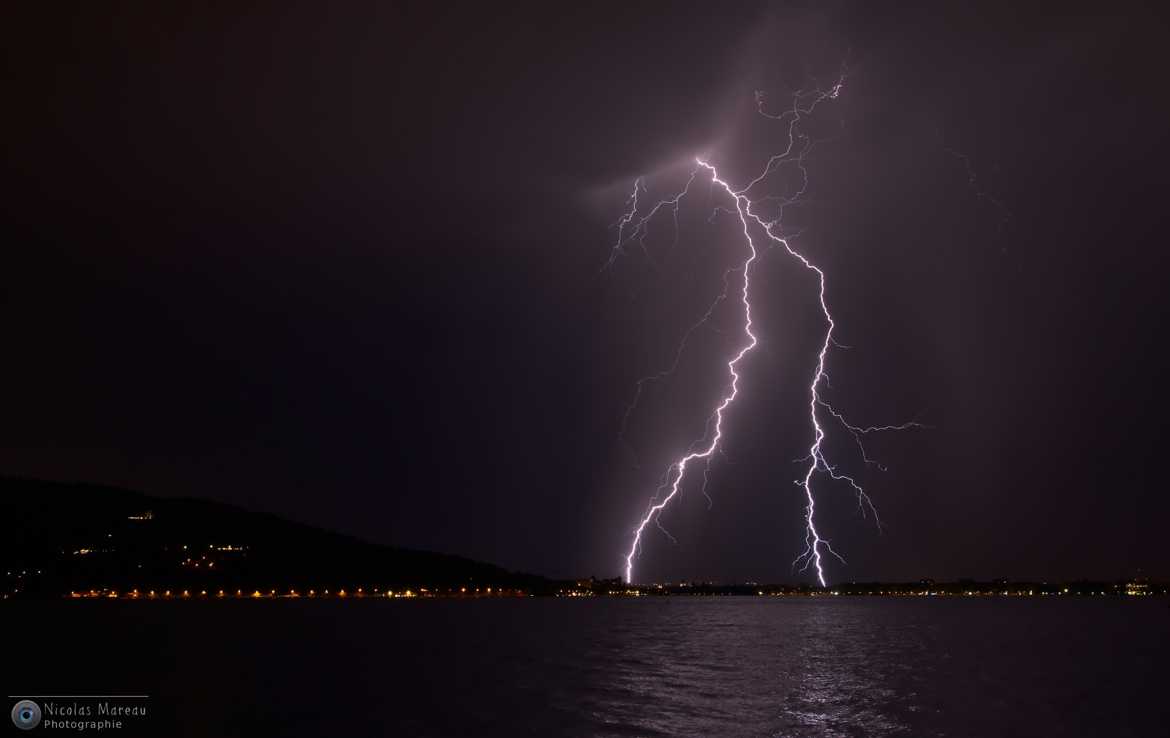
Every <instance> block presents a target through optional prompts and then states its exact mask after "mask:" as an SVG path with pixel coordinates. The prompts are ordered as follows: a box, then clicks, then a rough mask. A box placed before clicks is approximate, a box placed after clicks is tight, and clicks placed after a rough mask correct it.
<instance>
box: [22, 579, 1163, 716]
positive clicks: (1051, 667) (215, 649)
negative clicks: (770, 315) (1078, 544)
mask: <svg viewBox="0 0 1170 738" xmlns="http://www.w3.org/2000/svg"><path fill="white" fill-rule="evenodd" d="M1167 604H1168V603H1167V602H1166V601H1165V600H1163V599H1161V598H1148V601H1143V602H1133V601H1126V600H1123V599H1112V598H1110V599H1104V598H1103V599H1089V600H1085V599H1072V598H1069V599H1067V600H1063V599H1062V600H1059V601H1057V600H1054V599H1044V600H1041V599H1024V600H1016V599H970V600H968V599H942V598H937V599H936V598H906V599H883V598H844V597H842V598H832V599H827V598H825V599H808V598H754V597H720V598H687V597H674V598H638V599H597V600H557V599H539V598H534V599H523V600H487V601H442V600H436V601H412V602H406V601H392V600H381V601H367V602H358V601H355V602H352V603H351V602H338V601H285V602H275V601H274V602H271V603H264V602H257V603H240V602H223V603H212V602H208V603H202V604H198V603H187V604H181V603H180V604H177V605H176V604H173V603H172V604H167V603H153V604H151V603H145V604H144V603H130V602H127V603H121V602H119V603H110V604H109V605H107V604H105V603H97V604H96V605H95V606H92V607H84V608H78V607H61V606H60V605H59V604H56V603H31V604H17V605H14V606H12V607H11V608H5V616H6V618H5V620H6V622H5V624H6V625H8V626H9V632H14V633H21V634H22V637H23V638H24V639H25V641H26V642H28V643H36V644H38V645H37V651H36V658H35V659H32V660H30V661H27V662H26V663H24V664H23V665H22V667H21V670H20V673H19V674H16V673H15V672H13V674H14V675H15V676H19V677H20V682H21V684H20V685H17V684H15V683H13V684H12V688H13V689H15V690H17V691H19V690H27V689H28V688H29V686H30V685H35V686H36V688H39V689H43V690H48V689H54V688H62V687H68V688H70V689H76V690H79V691H78V692H76V693H85V692H87V691H89V692H94V691H96V690H104V691H97V692H96V693H117V692H118V690H122V691H124V692H126V693H149V694H151V695H152V700H151V705H152V710H153V714H154V715H155V718H154V720H155V723H154V725H153V726H152V729H154V734H156V735H167V736H175V737H176V738H181V737H182V736H206V735H216V736H223V737H224V738H227V737H228V736H257V735H281V736H324V735H395V736H396V735H403V736H468V735H474V736H509V737H511V736H560V735H565V736H597V737H599V738H600V737H607V736H676V735H677V736H782V737H789V736H791V737H797V738H801V737H806V736H807V737H811V736H829V737H836V736H913V737H915V738H917V737H918V736H950V737H955V738H964V737H967V736H1094V737H1096V736H1147V735H1164V734H1165V733H1164V728H1165V725H1166V724H1167V721H1168V720H1170V707H1168V705H1170V701H1168V700H1166V698H1165V695H1164V694H1163V690H1164V683H1165V679H1164V674H1165V668H1166V665H1167V664H1168V663H1170V639H1168V636H1170V607H1168V606H1167ZM97 644H100V647H99V645H97ZM95 649H97V650H96V651H95ZM86 654H100V655H101V658H96V657H95V658H90V657H87V656H86ZM110 654H116V655H117V658H113V659H111V658H106V657H107V656H109V655H110ZM63 664H65V665H68V668H67V669H65V668H63V667H62V665H63ZM10 681H11V680H10ZM22 685H23V686H22Z"/></svg>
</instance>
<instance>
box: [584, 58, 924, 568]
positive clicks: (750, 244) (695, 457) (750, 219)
mask: <svg viewBox="0 0 1170 738" xmlns="http://www.w3.org/2000/svg"><path fill="white" fill-rule="evenodd" d="M844 83H845V76H844V73H842V75H841V76H840V77H839V78H838V80H837V81H836V83H835V84H834V85H833V86H832V87H830V88H828V89H820V88H817V89H814V90H812V91H805V92H800V93H797V94H796V95H795V96H794V97H793V102H792V106H791V107H790V108H788V109H786V110H784V111H783V112H780V113H775V114H774V113H770V112H768V111H767V109H766V102H765V98H764V96H763V95H762V94H761V93H757V95H756V104H757V109H758V111H759V113H760V114H761V115H764V116H766V117H768V118H770V119H773V120H776V121H778V122H781V123H784V124H786V132H787V145H786V146H785V148H784V149H783V150H782V151H780V152H778V153H775V154H773V155H772V156H771V157H770V158H769V159H768V161H767V163H766V164H765V165H764V168H763V169H762V170H761V171H760V173H759V174H758V175H757V176H756V177H755V178H753V179H751V180H750V181H749V182H747V184H745V185H744V186H742V187H740V188H735V187H733V186H732V185H731V184H729V183H728V182H727V180H725V179H723V178H722V176H721V175H720V173H719V171H718V170H717V169H716V167H715V166H714V165H712V164H711V163H710V162H708V161H706V160H705V159H702V158H697V159H696V160H695V168H694V169H693V170H692V171H691V173H690V177H689V179H688V180H687V182H686V185H685V186H684V187H683V189H682V190H680V191H679V192H677V193H675V194H674V195H672V196H671V197H669V198H665V199H662V200H659V201H657V202H656V203H654V204H653V205H651V206H649V207H646V206H645V205H644V200H645V199H646V198H645V195H646V192H647V188H646V184H645V182H644V180H643V179H642V178H638V179H637V180H635V182H634V187H633V192H632V193H631V195H630V198H629V200H628V205H629V210H628V211H627V212H626V213H625V214H623V215H622V217H621V218H620V219H619V220H618V221H617V223H615V227H616V229H617V232H618V233H617V240H616V242H615V243H614V246H613V249H612V251H611V254H610V258H609V261H608V262H607V266H609V265H611V264H612V263H613V262H614V261H615V260H616V259H617V258H618V257H619V256H621V255H622V253H623V252H624V248H625V247H626V246H627V245H628V244H629V243H631V242H634V241H637V242H638V243H639V245H640V246H641V247H642V249H643V251H644V252H645V251H646V236H647V232H648V228H649V224H650V222H651V221H652V220H653V219H654V218H655V217H656V216H658V215H659V214H661V213H662V212H664V211H669V212H670V213H671V214H672V217H673V221H674V238H675V240H676V241H677V239H678V228H679V225H678V211H679V207H680V205H681V203H682V201H683V199H684V198H685V197H686V196H687V195H688V194H689V193H690V191H691V187H692V185H693V184H694V182H695V180H696V177H698V176H699V175H700V173H702V174H704V175H705V176H709V177H710V181H711V183H712V186H713V187H714V188H717V191H720V194H719V197H720V199H723V200H724V203H725V204H724V203H721V204H719V205H717V206H716V207H715V210H714V212H713V213H712V218H714V217H715V216H716V215H718V214H719V213H720V212H723V213H728V214H734V215H735V216H736V218H737V219H738V221H739V225H740V228H741V229H742V232H743V238H744V243H745V245H746V249H745V255H744V259H743V261H742V262H741V263H740V264H739V265H738V266H735V267H732V268H731V269H729V270H727V271H726V272H725V273H724V279H723V285H724V289H723V292H722V293H721V294H720V295H719V296H717V297H716V298H715V300H714V302H713V303H712V304H711V307H710V308H709V309H708V310H707V312H706V313H705V314H704V315H703V316H702V318H700V320H698V321H697V322H696V323H694V324H693V325H692V326H691V327H690V329H688V330H687V331H686V333H685V334H684V335H683V337H682V340H681V342H680V344H679V346H678V349H677V351H676V352H675V355H674V359H673V361H672V363H671V364H670V366H669V367H667V368H666V369H665V370H663V371H661V372H658V373H656V374H652V375H650V376H647V377H644V378H642V379H641V380H639V381H638V383H637V389H636V392H635V394H634V398H633V401H632V402H631V403H630V405H629V406H628V408H627V411H626V414H625V417H624V418H623V420H622V433H623V434H624V432H625V428H626V425H627V423H628V420H629V416H630V414H631V413H632V412H633V411H634V410H635V408H636V406H637V403H638V400H639V398H640V397H641V394H642V390H643V387H644V386H645V385H646V384H647V383H649V382H655V381H659V380H663V379H665V378H667V377H668V376H670V375H671V374H672V373H673V372H674V370H675V369H676V368H677V367H678V365H679V362H680V360H681V358H682V354H683V352H684V350H685V349H686V347H687V342H688V340H689V338H690V337H691V335H692V333H694V331H695V330H697V329H698V328H699V327H700V326H702V325H704V324H705V323H706V322H707V321H708V320H710V319H711V317H712V315H713V313H714V311H715V309H716V308H717V307H718V306H719V305H720V304H721V303H723V302H724V301H726V300H728V299H729V295H728V291H729V289H730V284H731V277H732V276H733V275H736V276H739V277H741V278H742V282H738V283H737V285H736V286H737V288H738V289H737V292H738V297H739V301H740V303H741V305H742V316H743V322H742V338H741V340H740V342H739V345H738V348H737V349H736V351H735V353H734V354H732V355H731V356H730V358H729V359H728V361H727V376H728V384H727V389H726V391H725V393H724V395H723V397H722V400H721V401H720V402H719V403H718V405H716V407H715V408H714V410H713V411H712V413H711V415H710V416H709V417H708V421H707V430H706V432H705V433H704V435H703V436H702V437H701V438H700V439H699V440H697V441H696V442H694V443H693V444H692V445H691V448H690V449H689V450H688V451H687V452H686V453H685V454H683V455H682V456H681V457H679V458H677V459H676V460H675V461H673V462H672V463H671V464H670V465H669V467H667V469H666V472H665V474H664V475H663V478H662V484H661V485H660V486H659V488H658V490H657V491H656V492H655V495H654V496H653V497H652V498H651V500H650V503H649V505H648V506H647V509H646V511H645V513H644V514H643V516H642V517H641V519H640V520H639V522H638V525H637V527H636V528H635V529H634V531H633V540H632V542H631V543H630V547H629V549H628V551H627V552H626V554H625V579H626V581H627V582H632V581H633V578H634V560H635V558H636V557H637V555H638V553H639V551H640V550H641V547H642V545H643V537H644V534H645V532H646V528H647V527H648V526H649V525H650V523H651V522H654V523H655V525H656V526H657V527H659V528H660V529H662V530H663V532H664V533H666V535H667V536H670V534H669V533H668V532H666V530H665V529H664V528H662V525H661V521H660V517H661V514H662V512H663V511H664V510H665V509H666V508H667V506H669V505H670V503H671V501H672V500H674V499H675V497H677V496H678V494H679V492H680V490H681V489H682V485H683V483H684V482H685V481H686V479H687V474H688V472H690V471H691V470H692V469H693V467H694V466H695V465H696V464H697V463H700V462H701V465H702V466H703V494H704V495H707V471H708V469H709V467H710V463H711V461H712V459H713V457H714V455H715V453H716V452H717V451H722V449H721V447H720V443H721V441H722V440H723V436H724V423H725V421H726V419H727V413H728V411H729V410H730V409H731V407H732V405H733V404H734V403H735V402H736V400H737V399H738V398H739V396H740V395H741V393H742V387H741V386H740V381H741V376H740V371H739V370H740V368H741V364H742V362H743V361H744V360H745V359H746V358H747V357H748V355H749V354H750V353H751V352H752V350H753V349H755V347H756V346H757V345H758V343H759V338H758V337H757V336H756V334H755V333H753V330H752V329H753V323H752V304H751V295H752V281H751V280H752V270H753V267H755V266H756V261H757V259H758V258H759V256H760V253H761V246H763V245H765V243H766V245H768V246H778V247H780V248H782V249H783V250H784V251H785V252H786V253H787V254H788V255H789V256H791V257H792V258H793V259H795V260H796V261H797V262H799V263H800V264H801V266H803V267H804V268H805V269H806V270H808V271H809V272H811V273H812V274H814V275H815V277H816V280H817V295H818V302H819V305H820V309H821V313H822V315H823V317H824V323H825V332H824V335H823V339H822V340H821V342H820V350H819V351H818V352H817V355H816V364H815V367H814V371H813V374H812V377H811V378H810V380H809V386H808V392H809V395H808V397H809V399H808V413H809V414H808V418H809V422H810V424H811V426H812V428H811V430H812V443H811V445H810V446H809V450H808V454H807V455H806V456H805V457H804V458H803V459H801V460H798V461H801V462H803V463H806V464H807V466H806V468H805V470H804V473H803V475H802V476H801V477H800V478H798V479H796V480H795V483H796V484H797V485H798V486H799V487H800V488H801V490H802V492H803V497H804V501H805V508H804V521H805V541H804V550H803V551H802V552H801V553H800V555H799V556H797V557H796V559H795V560H794V561H793V567H794V568H796V567H799V568H800V571H807V570H808V569H809V568H812V570H813V572H814V573H815V576H816V579H817V581H818V582H819V583H820V585H821V586H824V585H825V583H826V578H825V566H824V563H825V562H824V557H825V556H826V555H831V556H833V557H835V558H837V559H839V560H840V561H841V562H842V563H844V559H843V558H841V556H839V555H838V554H837V553H836V551H834V550H833V548H832V547H831V546H830V545H829V541H828V540H827V539H826V538H824V537H823V536H822V535H821V534H820V532H819V531H818V529H817V526H816V514H815V513H816V494H815V489H814V481H815V479H816V477H817V473H818V472H820V473H822V474H823V475H825V476H827V477H829V478H830V479H831V480H834V481H838V482H844V483H846V484H848V485H849V486H850V488H851V489H852V490H853V492H854V494H855V495H856V497H857V504H858V506H859V509H860V511H861V514H862V515H868V514H872V515H873V518H874V522H875V524H877V525H878V526H879V527H880V525H881V523H880V519H879V518H878V516H877V509H876V507H875V506H874V504H873V501H872V500H871V499H870V497H869V495H868V494H867V493H866V491H865V489H864V487H863V486H862V485H861V483H860V482H858V481H857V479H856V478H855V477H854V476H853V475H850V474H846V473H844V472H842V471H840V470H839V468H838V467H837V466H835V465H833V464H832V463H830V462H829V459H828V458H827V456H826V453H825V450H824V447H823V442H824V440H825V438H826V430H825V426H824V425H822V411H823V413H824V414H826V415H827V416H828V417H830V418H832V419H833V420H834V421H835V422H836V423H837V424H839V425H840V426H841V427H842V428H843V429H844V430H845V431H846V432H848V433H849V434H850V435H851V436H852V438H853V439H854V441H855V443H856V445H857V448H858V450H859V453H860V457H861V460H862V462H863V463H864V464H865V465H871V464H875V465H876V462H874V461H873V460H872V459H870V457H869V455H868V454H867V453H866V450H865V446H864V443H863V437H864V436H866V435H868V434H870V433H877V432H881V431H888V430H904V429H908V428H913V427H921V426H920V425H919V424H918V423H915V422H910V423H904V424H901V425H887V426H869V427H863V426H859V425H854V424H852V423H850V422H849V421H848V420H847V419H846V418H845V416H844V415H842V414H841V413H840V412H839V411H838V410H836V409H835V408H834V407H833V406H832V405H831V404H830V403H829V402H828V400H826V399H825V398H824V397H823V396H822V389H823V388H824V389H827V388H828V383H829V376H828V374H827V372H826V369H825V364H826V361H827V357H828V353H829V349H830V348H831V347H839V348H845V347H843V346H842V345H841V344H839V343H838V342H837V341H836V340H835V338H834V335H833V331H834V329H835V328H836V322H835V321H834V319H833V316H832V313H831V312H830V310H829V306H828V303H827V301H826V297H825V289H826V287H825V282H826V278H825V272H824V271H823V270H822V269H821V268H820V267H818V266H817V265H816V264H814V263H813V262H812V261H810V260H809V259H808V258H807V257H805V256H804V255H803V254H802V253H800V252H799V251H797V250H796V249H795V248H794V247H793V245H792V237H791V236H789V235H785V234H784V233H783V232H782V230H781V220H782V218H783V215H784V210H785V208H786V207H788V206H790V205H793V204H795V203H798V202H800V200H801V198H802V196H803V195H804V193H805V190H806V189H807V185H808V173H807V170H806V169H805V158H806V156H807V155H808V154H809V152H810V151H811V150H812V148H813V145H814V143H815V142H814V141H813V140H812V139H811V138H810V137H809V136H808V135H806V134H805V133H804V132H802V131H801V130H800V123H801V121H802V120H803V119H804V118H805V117H806V116H808V115H810V114H811V113H812V112H813V111H814V110H815V108H816V107H817V106H818V105H819V104H821V103H822V102H824V101H826V100H831V99H835V98H837V96H838V95H839V94H840V93H841V89H842V87H843V85H844ZM783 165H790V166H794V167H796V169H797V172H798V174H799V176H800V182H801V184H800V187H799V188H798V189H797V191H796V192H795V193H794V194H793V195H791V196H788V197H779V196H776V195H760V196H755V195H754V191H756V190H759V189H762V187H761V185H762V184H763V183H765V182H766V181H767V180H768V178H769V177H770V175H772V173H774V172H775V171H777V170H778V169H779V168H780V167H781V166H783ZM769 206H771V207H774V208H775V210H776V213H775V217H773V218H770V219H769V218H766V217H765V216H764V215H762V214H761V211H762V210H763V209H764V208H766V207H769ZM761 239H763V240H761ZM647 258H649V254H648V253H647ZM878 467H879V468H881V467H880V465H878ZM708 502H710V497H708ZM670 537H671V538H672V539H673V536H670Z"/></svg>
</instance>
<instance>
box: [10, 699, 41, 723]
mask: <svg viewBox="0 0 1170 738" xmlns="http://www.w3.org/2000/svg"><path fill="white" fill-rule="evenodd" d="M12 724H13V725H15V726H16V727H18V728H20V729H21V730H32V729H33V728H35V727H37V726H38V725H40V724H41V706H40V705H38V704H37V703H35V702H33V701H32V700H21V701H20V702H17V703H16V704H15V705H14V706H13V708H12Z"/></svg>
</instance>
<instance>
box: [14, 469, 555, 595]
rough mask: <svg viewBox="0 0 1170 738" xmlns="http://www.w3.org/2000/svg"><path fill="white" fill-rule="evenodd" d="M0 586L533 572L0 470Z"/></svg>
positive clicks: (319, 588)
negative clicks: (14, 475) (9, 474)
mask: <svg viewBox="0 0 1170 738" xmlns="http://www.w3.org/2000/svg"><path fill="white" fill-rule="evenodd" d="M0 514H2V515H3V520H4V534H3V535H0V575H3V577H4V579H3V580H2V583H0V594H4V595H7V596H9V597H12V596H16V597H56V596H68V595H69V593H70V592H74V591H77V592H86V593H89V592H91V591H94V592H103V591H116V592H119V593H126V592H130V591H133V590H138V591H139V592H141V593H143V594H144V595H145V593H147V592H149V591H151V590H155V591H157V592H159V593H162V592H164V591H168V590H169V591H172V592H174V593H175V594H176V595H178V594H179V593H181V592H182V591H183V590H187V591H189V592H193V593H196V594H197V593H199V592H203V591H207V592H210V593H212V594H216V593H218V592H219V591H220V590H223V591H225V592H226V593H227V594H228V595H235V593H236V592H237V591H242V592H244V593H251V592H254V591H259V592H261V593H264V594H268V593H270V592H272V591H273V590H275V591H277V592H278V593H282V594H287V593H288V592H290V591H293V590H295V591H297V592H298V593H305V594H307V593H308V592H309V591H310V590H312V591H314V592H316V593H318V594H322V593H324V591H325V590H329V591H330V592H331V593H334V594H335V593H337V592H338V591H339V590H342V589H345V590H347V591H348V592H350V593H356V592H357V590H358V589H359V588H360V589H362V590H363V593H364V594H367V595H369V594H373V592H374V589H375V588H376V589H377V590H378V591H379V592H380V593H384V592H386V591H387V590H399V591H401V590H403V589H406V588H410V589H412V591H414V592H419V591H420V590H422V589H427V590H428V592H432V593H433V592H436V591H439V592H442V593H458V592H459V591H460V590H461V589H464V588H466V589H467V592H468V593H469V594H474V593H476V590H477V589H478V590H479V591H480V592H481V593H486V590H487V588H488V587H491V588H493V592H494V593H498V592H499V591H500V590H501V589H507V590H508V591H512V592H514V591H516V590H524V591H528V592H533V591H543V590H545V589H547V587H548V586H550V585H551V583H550V582H548V581H547V580H544V579H542V578H540V577H536V576H532V575H527V574H520V573H515V572H509V571H506V570H504V569H501V568H500V567H497V566H493V565H491V564H486V563H483V562H479V561H473V560H471V559H466V558H462V557H459V556H449V555H445V554H438V553H431V552H428V551H417V550H410V549H403V548H396V547H392V546H383V545H377V544H373V543H369V542H366V541H362V540H359V539H356V538H352V537H349V536H345V535H341V534H339V533H334V532H330V531H326V530H322V529H319V528H315V527H312V526H309V525H302V524H299V523H293V522H290V521H287V520H283V519H281V518H278V517H276V516H274V515H269V514H266V513H258V512H252V511H248V510H243V509H240V508H237V507H234V506H231V505H226V504H222V503H217V502H210V501H206V500H196V499H164V498H158V497H151V496H148V495H145V494H142V493H139V492H134V491H130V490H126V489H119V488H116V487H106V486H101V485H95V484H82V483H63V482H47V481H39V480H30V479H19V478H10V477H0Z"/></svg>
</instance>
